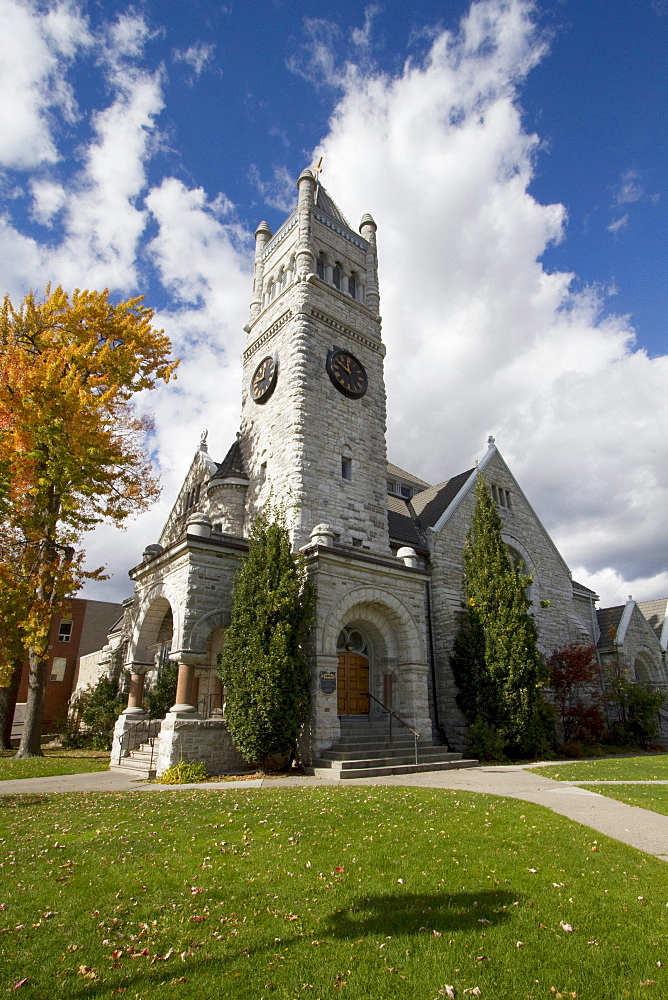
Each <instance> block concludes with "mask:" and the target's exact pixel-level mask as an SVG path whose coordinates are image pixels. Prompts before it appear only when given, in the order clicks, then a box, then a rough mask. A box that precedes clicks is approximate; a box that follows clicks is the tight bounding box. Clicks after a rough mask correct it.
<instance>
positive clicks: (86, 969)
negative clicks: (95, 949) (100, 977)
mask: <svg viewBox="0 0 668 1000" xmlns="http://www.w3.org/2000/svg"><path fill="white" fill-rule="evenodd" d="M78 971H79V975H80V976H83V978H84V979H97V972H96V971H95V969H92V968H91V967H90V965H80V966H79V970H78Z"/></svg>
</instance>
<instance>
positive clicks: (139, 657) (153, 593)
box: [127, 583, 181, 663]
mask: <svg viewBox="0 0 668 1000" xmlns="http://www.w3.org/2000/svg"><path fill="white" fill-rule="evenodd" d="M169 611H171V614H172V648H174V647H175V645H176V646H177V648H178V646H179V645H180V637H181V615H180V608H179V604H178V601H177V600H176V595H175V594H174V592H173V591H172V589H171V588H170V587H168V586H167V585H165V584H164V583H159V584H156V585H155V586H154V587H151V588H150V590H148V591H147V592H146V593H145V594H143V595H142V596H141V598H140V604H139V610H138V613H137V616H136V619H135V623H134V626H133V629H132V635H131V637H130V642H129V644H128V653H127V659H128V661H129V662H131V663H152V662H153V659H154V649H155V646H156V644H157V641H158V635H159V633H160V629H161V626H162V624H163V621H164V619H165V615H167V613H168V612H169Z"/></svg>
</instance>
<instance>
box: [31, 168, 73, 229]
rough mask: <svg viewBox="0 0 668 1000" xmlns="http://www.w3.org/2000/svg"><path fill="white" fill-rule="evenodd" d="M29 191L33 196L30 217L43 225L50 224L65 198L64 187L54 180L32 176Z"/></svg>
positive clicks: (63, 203)
mask: <svg viewBox="0 0 668 1000" xmlns="http://www.w3.org/2000/svg"><path fill="white" fill-rule="evenodd" d="M30 192H31V194H32V197H33V207H32V213H31V214H32V217H33V218H34V219H36V221H37V222H41V224H42V225H43V226H50V225H51V223H52V221H53V218H54V216H56V215H57V214H58V212H60V210H61V208H62V207H63V206H64V205H65V202H66V200H67V194H66V192H65V188H64V187H63V186H62V184H57V183H56V182H55V181H50V180H47V179H44V178H42V179H40V178H34V179H33V180H31V181H30Z"/></svg>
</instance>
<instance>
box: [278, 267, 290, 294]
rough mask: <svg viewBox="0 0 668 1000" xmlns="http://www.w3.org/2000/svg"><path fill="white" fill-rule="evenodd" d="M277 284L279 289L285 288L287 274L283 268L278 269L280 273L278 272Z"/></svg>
mask: <svg viewBox="0 0 668 1000" xmlns="http://www.w3.org/2000/svg"><path fill="white" fill-rule="evenodd" d="M278 283H279V285H280V287H281V289H283V288H285V286H286V285H287V283H288V272H287V271H286V269H285V268H284V267H282V268H281V269H280V271H279V272H278Z"/></svg>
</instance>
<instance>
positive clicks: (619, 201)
mask: <svg viewBox="0 0 668 1000" xmlns="http://www.w3.org/2000/svg"><path fill="white" fill-rule="evenodd" d="M639 181H640V174H639V173H638V171H637V170H633V169H629V170H625V171H624V173H623V174H622V176H621V178H620V181H619V184H618V186H617V190H616V191H615V204H616V205H629V204H631V203H632V202H634V201H640V199H641V198H642V196H643V194H644V193H645V191H644V188H643V187H642V185H641V184H639Z"/></svg>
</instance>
